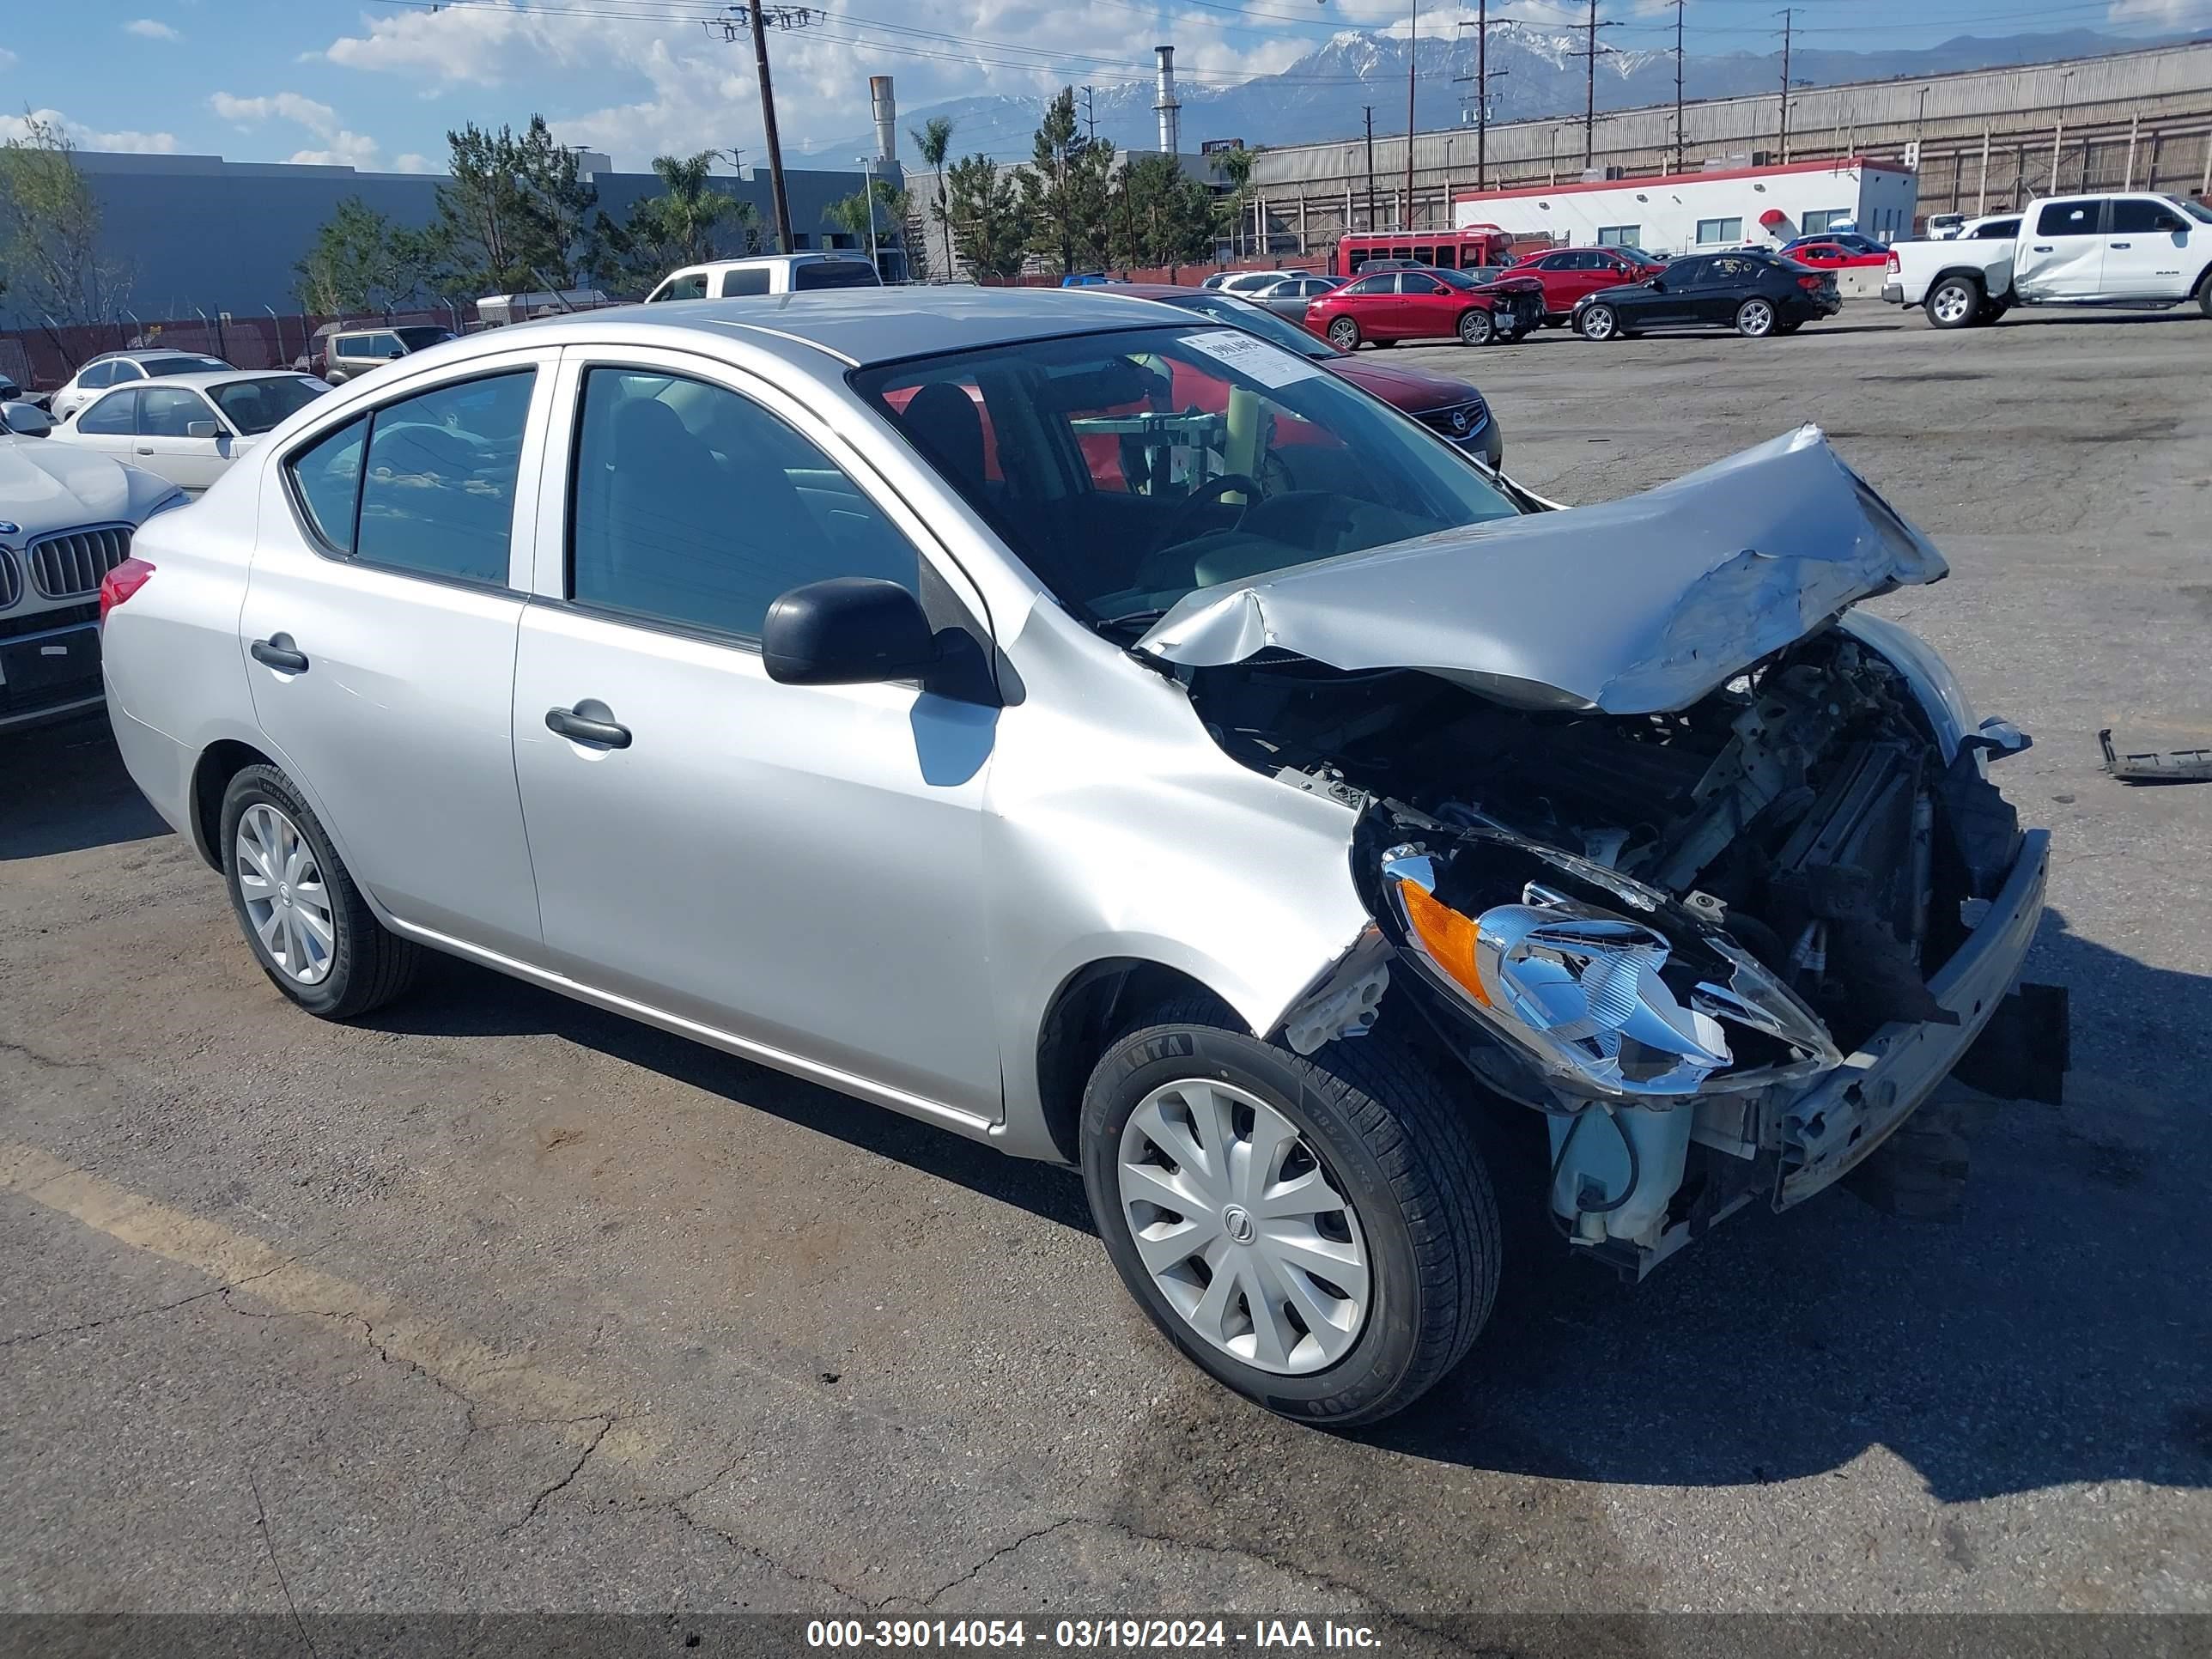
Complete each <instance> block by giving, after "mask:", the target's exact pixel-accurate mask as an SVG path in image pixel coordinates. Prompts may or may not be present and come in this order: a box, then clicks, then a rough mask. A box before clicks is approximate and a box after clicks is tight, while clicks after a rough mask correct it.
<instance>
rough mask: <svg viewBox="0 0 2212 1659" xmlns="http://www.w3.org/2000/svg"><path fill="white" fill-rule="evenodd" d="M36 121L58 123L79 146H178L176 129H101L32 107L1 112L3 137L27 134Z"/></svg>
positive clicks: (151, 151) (167, 151)
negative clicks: (19, 112)
mask: <svg viewBox="0 0 2212 1659" xmlns="http://www.w3.org/2000/svg"><path fill="white" fill-rule="evenodd" d="M33 121H42V122H46V123H49V124H51V125H56V126H58V127H59V128H61V130H62V131H64V133H66V134H67V135H68V136H69V139H70V143H73V144H75V145H76V147H77V148H78V149H106V150H133V151H137V152H138V153H140V154H142V155H173V154H174V153H175V150H176V148H177V135H176V134H174V133H173V132H133V131H128V130H126V131H120V132H102V131H100V130H99V129H97V128H95V127H88V126H86V125H83V124H82V122H77V121H72V120H70V118H69V117H67V116H66V115H64V114H63V113H62V112H60V111H59V110H58V109H37V110H33V111H31V112H29V114H28V115H0V138H26V137H29V136H30V131H31V123H32V122H33Z"/></svg>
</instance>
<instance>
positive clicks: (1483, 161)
mask: <svg viewBox="0 0 2212 1659" xmlns="http://www.w3.org/2000/svg"><path fill="white" fill-rule="evenodd" d="M1497 21H1498V23H1499V24H1504V23H1506V22H1509V21H1511V20H1510V19H1509V18H1504V17H1501V18H1498V20H1497ZM1459 27H1461V28H1462V29H1470V28H1471V29H1473V30H1474V187H1475V188H1476V189H1477V190H1486V189H1487V188H1488V187H1489V185H1488V175H1489V165H1490V157H1489V150H1490V31H1491V28H1492V20H1491V16H1490V0H1474V21H1473V22H1472V23H1468V22H1465V21H1462V23H1461V24H1460V26H1459ZM1510 73H1511V71H1510V70H1498V74H1500V75H1506V74H1510ZM1454 78H1455V79H1458V80H1465V79H1466V78H1467V77H1466V76H1455V77H1454Z"/></svg>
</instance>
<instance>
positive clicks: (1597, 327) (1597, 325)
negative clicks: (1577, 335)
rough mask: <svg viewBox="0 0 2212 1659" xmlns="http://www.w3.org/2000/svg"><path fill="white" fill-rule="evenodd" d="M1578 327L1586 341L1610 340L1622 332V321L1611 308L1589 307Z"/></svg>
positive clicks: (1584, 310)
mask: <svg viewBox="0 0 2212 1659" xmlns="http://www.w3.org/2000/svg"><path fill="white" fill-rule="evenodd" d="M1576 327H1577V328H1578V329H1579V330H1581V331H1582V337H1583V338H1584V339H1585V340H1610V339H1612V338H1613V337H1614V336H1616V335H1617V334H1619V333H1620V318H1619V317H1617V316H1616V315H1614V313H1613V307H1611V306H1588V307H1584V308H1583V315H1582V320H1581V321H1580V322H1579V323H1577V325H1576Z"/></svg>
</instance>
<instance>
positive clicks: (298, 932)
mask: <svg viewBox="0 0 2212 1659" xmlns="http://www.w3.org/2000/svg"><path fill="white" fill-rule="evenodd" d="M236 857H237V866H238V891H239V896H240V897H241V898H243V899H244V900H245V901H246V921H247V922H248V923H249V924H250V925H251V926H252V929H253V933H254V937H255V938H257V939H259V940H260V941H261V948H262V949H263V950H264V951H267V952H268V953H269V959H270V961H271V962H273V963H276V966H277V968H278V969H280V970H281V971H282V972H283V974H284V975H286V976H287V977H288V978H289V979H291V980H293V981H295V982H297V983H299V984H301V985H319V984H321V983H322V982H323V981H325V979H327V978H329V977H330V972H331V950H332V949H333V948H334V947H335V945H337V925H336V923H335V922H334V921H333V920H332V918H331V896H330V892H329V890H327V889H326V888H325V886H324V885H323V872H322V867H321V866H319V865H318V864H317V863H316V862H315V849H314V848H312V847H310V846H309V845H308V844H307V837H306V836H303V835H301V833H300V826H299V825H298V824H296V823H293V822H292V820H291V819H289V818H288V817H285V816H284V815H283V813H282V812H280V811H277V810H276V808H275V807H273V806H270V805H268V804H267V803H266V802H262V801H257V802H255V803H254V804H253V805H252V806H249V807H247V808H246V816H245V817H241V818H240V819H239V821H238V848H237V855H236Z"/></svg>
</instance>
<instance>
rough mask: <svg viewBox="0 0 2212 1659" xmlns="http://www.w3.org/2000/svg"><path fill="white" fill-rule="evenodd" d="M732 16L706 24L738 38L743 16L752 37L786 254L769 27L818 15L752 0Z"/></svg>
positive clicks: (786, 209) (795, 24) (786, 202)
mask: <svg viewBox="0 0 2212 1659" xmlns="http://www.w3.org/2000/svg"><path fill="white" fill-rule="evenodd" d="M729 10H730V12H731V14H732V15H730V16H727V17H724V18H721V19H720V20H718V21H714V22H710V23H708V25H707V27H708V28H709V29H720V31H721V34H722V39H723V40H725V41H734V40H736V39H737V38H738V25H739V21H740V18H741V17H742V21H743V23H744V27H746V28H747V29H748V30H750V32H751V34H752V38H753V68H754V69H755V70H756V71H757V73H758V74H759V76H760V100H761V128H762V131H763V132H765V133H766V134H767V136H768V181H769V193H770V194H771V195H772V196H773V197H775V234H776V252H779V253H788V252H791V251H792V249H793V247H794V246H796V244H795V243H794V242H793V240H792V235H791V198H790V197H789V196H787V194H785V192H784V188H783V144H782V143H781V141H780V140H779V139H778V138H777V137H776V136H775V82H774V81H773V79H772V78H771V76H769V68H768V31H769V28H771V27H774V28H779V29H803V28H805V27H806V26H807V25H808V24H809V23H811V22H812V21H814V20H815V19H816V17H817V16H818V15H820V14H818V13H817V12H815V11H812V10H811V9H808V8H807V7H805V6H769V5H763V4H762V3H761V0H751V3H750V4H749V5H735V6H732V7H730V8H729ZM868 214H869V218H868V235H869V239H870V240H874V237H875V195H874V191H873V190H872V189H871V191H870V192H869V196H868Z"/></svg>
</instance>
